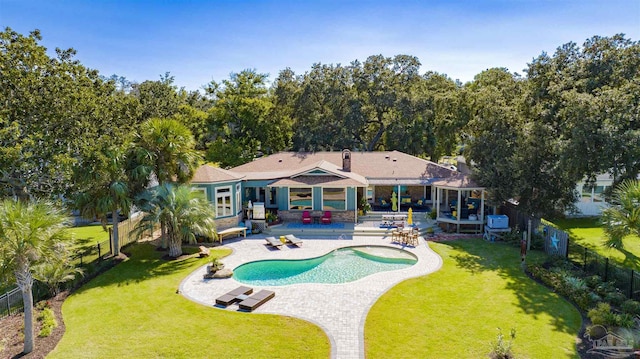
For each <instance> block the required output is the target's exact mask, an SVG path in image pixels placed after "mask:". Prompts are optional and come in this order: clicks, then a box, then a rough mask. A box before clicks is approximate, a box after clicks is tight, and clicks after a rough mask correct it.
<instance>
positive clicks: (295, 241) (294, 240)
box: [284, 234, 302, 247]
mask: <svg viewBox="0 0 640 359" xmlns="http://www.w3.org/2000/svg"><path fill="white" fill-rule="evenodd" d="M284 238H286V239H287V243H291V244H295V245H297V246H298V247H300V246H301V245H302V240H301V239H300V238H298V237H296V236H294V235H293V234H287V235H286V236H284Z"/></svg>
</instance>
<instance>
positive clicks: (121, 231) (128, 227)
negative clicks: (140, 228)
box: [109, 213, 143, 250]
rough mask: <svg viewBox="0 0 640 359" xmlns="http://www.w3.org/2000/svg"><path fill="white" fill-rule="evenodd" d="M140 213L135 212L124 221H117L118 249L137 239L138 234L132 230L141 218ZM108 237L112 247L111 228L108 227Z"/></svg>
mask: <svg viewBox="0 0 640 359" xmlns="http://www.w3.org/2000/svg"><path fill="white" fill-rule="evenodd" d="M142 216H143V214H142V213H136V214H134V215H132V216H131V217H129V218H127V219H125V220H124V221H122V222H120V223H118V239H119V243H120V248H119V250H120V249H122V247H124V246H126V245H128V244H131V243H135V242H137V241H138V236H137V234H136V233H135V232H134V229H135V228H136V226H137V225H138V223H140V221H141V220H142ZM109 239H110V240H111V246H112V247H113V230H112V229H111V228H109Z"/></svg>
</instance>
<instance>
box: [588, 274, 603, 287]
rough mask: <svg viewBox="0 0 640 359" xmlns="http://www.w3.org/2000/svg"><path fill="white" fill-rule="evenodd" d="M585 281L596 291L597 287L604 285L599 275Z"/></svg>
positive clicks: (589, 277)
mask: <svg viewBox="0 0 640 359" xmlns="http://www.w3.org/2000/svg"><path fill="white" fill-rule="evenodd" d="M585 281H586V283H587V285H588V286H589V288H591V289H595V288H596V287H597V286H599V285H601V284H602V277H600V276H599V275H597V274H594V275H591V276H588V277H587V278H585Z"/></svg>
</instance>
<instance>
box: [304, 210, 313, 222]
mask: <svg viewBox="0 0 640 359" xmlns="http://www.w3.org/2000/svg"><path fill="white" fill-rule="evenodd" d="M311 221H312V218H311V213H309V211H304V212H302V224H311Z"/></svg>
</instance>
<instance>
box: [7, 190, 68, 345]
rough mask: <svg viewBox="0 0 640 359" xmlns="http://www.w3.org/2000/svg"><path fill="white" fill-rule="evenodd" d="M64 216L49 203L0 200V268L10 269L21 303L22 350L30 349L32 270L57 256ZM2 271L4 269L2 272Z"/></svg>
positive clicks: (63, 234) (64, 237) (64, 224)
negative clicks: (19, 293)
mask: <svg viewBox="0 0 640 359" xmlns="http://www.w3.org/2000/svg"><path fill="white" fill-rule="evenodd" d="M67 220H68V218H67V216H66V215H65V214H64V212H63V211H61V210H60V209H58V208H56V207H54V206H53V205H51V204H50V203H47V202H40V201H33V202H22V201H14V200H10V199H5V200H4V201H2V202H0V268H1V269H2V270H3V274H9V273H11V272H12V273H13V275H14V276H15V279H16V283H17V284H18V287H19V288H20V291H21V292H22V300H23V303H24V353H30V352H31V351H33V293H32V286H33V273H32V270H33V268H34V267H35V266H37V265H40V264H41V263H53V262H56V261H58V260H60V258H59V257H58V253H59V251H58V250H56V247H57V246H59V245H60V243H64V242H66V241H67V240H68V239H69V238H68V237H67V235H66V232H65V231H64V228H65V227H66V223H67ZM5 271H6V272H5Z"/></svg>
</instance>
